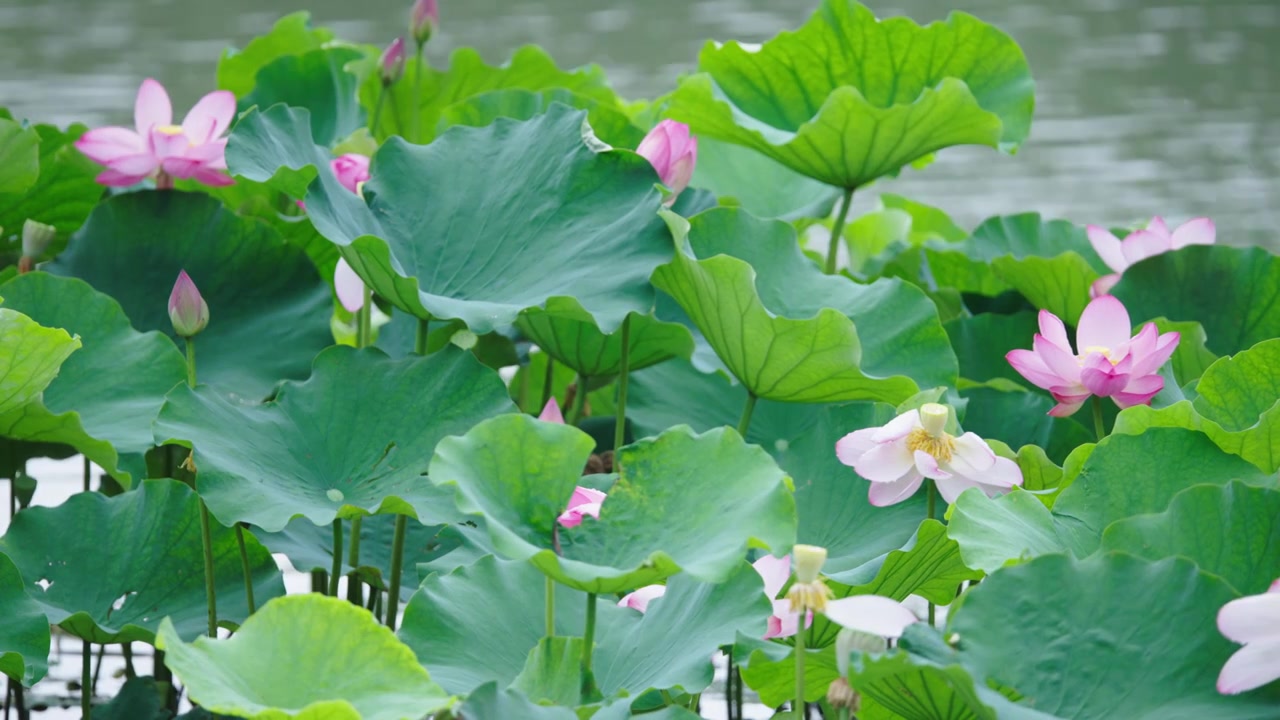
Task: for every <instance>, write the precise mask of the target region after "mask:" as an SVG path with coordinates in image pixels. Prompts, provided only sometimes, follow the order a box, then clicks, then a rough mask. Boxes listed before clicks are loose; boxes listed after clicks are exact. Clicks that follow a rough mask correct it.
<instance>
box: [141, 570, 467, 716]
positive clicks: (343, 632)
mask: <svg viewBox="0 0 1280 720" xmlns="http://www.w3.org/2000/svg"><path fill="white" fill-rule="evenodd" d="M157 640H158V642H157V647H159V648H161V649H163V650H164V652H165V664H166V665H168V666H169V669H170V670H172V671H173V674H174V676H175V677H176V678H178V679H179V680H181V681H182V683H183V685H185V686H186V688H187V693H188V695H189V696H190V697H191V700H192V702H196V703H199V704H200V705H201V706H202V707H204V708H206V709H208V710H211V711H213V712H216V713H221V714H223V715H230V716H232V717H241V718H251V719H252V720H287V719H294V720H418V719H419V718H421V717H423V716H425V715H429V714H431V713H433V712H436V711H439V710H444V709H446V708H448V707H449V706H450V705H451V704H452V703H453V699H452V698H450V697H449V696H448V694H446V693H445V691H444V690H441V689H440V686H439V685H437V684H435V683H434V682H432V680H431V677H430V675H428V674H427V671H426V670H425V669H423V667H422V666H421V665H419V664H418V661H417V660H416V659H415V658H414V656H413V651H412V650H410V649H409V648H407V647H405V646H404V645H403V644H402V643H400V642H399V641H398V640H396V638H395V636H394V635H393V634H392V633H391V631H390V630H388V629H387V628H386V627H385V626H383V625H381V624H379V623H378V622H377V621H376V620H374V618H373V616H372V615H370V614H369V612H368V611H367V610H364V609H362V608H358V607H355V606H354V605H352V604H351V603H349V602H347V601H346V600H341V599H338V598H332V597H324V596H322V595H293V596H290V597H283V598H279V599H277V600H274V601H272V602H270V603H267V605H266V606H264V607H263V608H262V609H261V610H259V611H258V612H256V613H254V615H253V617H251V618H249V619H248V620H246V621H245V623H244V625H242V626H241V627H240V630H239V632H237V633H236V634H235V635H234V636H232V637H231V638H230V639H229V640H211V639H209V638H207V637H204V638H198V639H196V640H195V642H193V643H191V644H187V643H185V642H183V640H182V638H181V637H180V635H179V633H178V632H176V631H175V629H174V626H173V623H172V622H170V621H169V620H168V619H166V620H165V621H164V624H163V625H162V626H161V627H160V633H159V635H158V637H157Z"/></svg>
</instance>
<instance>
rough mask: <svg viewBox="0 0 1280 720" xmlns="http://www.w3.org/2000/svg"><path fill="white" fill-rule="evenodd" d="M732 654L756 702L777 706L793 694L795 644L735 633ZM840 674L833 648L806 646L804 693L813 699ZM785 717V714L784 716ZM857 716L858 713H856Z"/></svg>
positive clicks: (822, 692)
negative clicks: (758, 700) (755, 694)
mask: <svg viewBox="0 0 1280 720" xmlns="http://www.w3.org/2000/svg"><path fill="white" fill-rule="evenodd" d="M733 657H734V658H735V659H736V661H737V662H738V665H739V667H740V668H741V670H742V681H743V682H744V683H745V684H746V685H747V687H750V688H751V689H752V690H755V691H756V693H757V694H758V695H759V696H760V702H761V703H762V704H765V705H768V706H770V707H777V706H779V705H782V704H783V703H785V702H787V701H788V700H794V699H795V697H796V657H795V647H794V646H790V645H783V644H781V643H776V642H769V641H767V640H759V639H756V638H755V637H748V636H744V635H741V634H739V635H738V639H737V642H736V643H734V646H733ZM837 677H840V673H839V670H837V667H836V653H835V648H834V647H831V646H828V647H824V648H820V649H812V648H810V649H806V650H805V655H804V697H805V700H806V701H808V702H817V701H818V700H820V699H822V698H823V697H825V696H826V694H827V690H828V689H829V688H830V687H831V681H833V680H835V679H836V678H837ZM784 717H785V716H784ZM859 717H861V716H859Z"/></svg>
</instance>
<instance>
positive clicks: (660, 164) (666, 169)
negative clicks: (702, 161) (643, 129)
mask: <svg viewBox="0 0 1280 720" xmlns="http://www.w3.org/2000/svg"><path fill="white" fill-rule="evenodd" d="M636 152H637V153H640V154H641V155H643V156H644V157H645V158H646V159H647V160H648V161H649V162H650V163H652V164H653V169H654V170H657V171H658V177H660V178H662V184H663V185H666V186H667V187H668V188H670V189H671V193H672V197H671V199H670V200H669V201H668V203H672V202H675V197H676V196H677V195H679V194H680V193H681V192H682V191H683V190H684V189H685V188H687V187H689V180H690V179H691V178H692V177H693V168H694V166H696V165H697V164H698V139H697V138H695V137H693V136H692V135H690V134H689V126H688V125H685V124H684V123H681V122H676V121H675V120H663V121H662V122H660V123H658V125H657V127H655V128H654V129H653V130H651V131H649V134H648V135H646V136H645V138H644V140H643V141H642V142H641V143H640V147H638V148H636Z"/></svg>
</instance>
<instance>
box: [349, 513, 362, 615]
mask: <svg viewBox="0 0 1280 720" xmlns="http://www.w3.org/2000/svg"><path fill="white" fill-rule="evenodd" d="M363 529H364V516H363V515H357V516H355V517H353V518H351V540H350V541H349V542H348V543H347V564H348V565H350V566H351V574H350V575H348V576H347V600H350V601H351V604H353V605H355V606H356V607H363V606H364V585H363V584H362V583H361V582H360V579H359V574H358V573H357V572H356V569H357V568H359V567H360V532H361V531H362V530H363Z"/></svg>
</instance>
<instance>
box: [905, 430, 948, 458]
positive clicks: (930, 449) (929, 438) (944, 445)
mask: <svg viewBox="0 0 1280 720" xmlns="http://www.w3.org/2000/svg"><path fill="white" fill-rule="evenodd" d="M907 449H908V450H910V451H911V452H913V453H914V452H915V451H916V450H922V451H924V452H925V453H926V454H928V455H932V456H933V459H935V460H937V461H938V462H950V461H951V456H952V454H953V453H954V452H955V449H956V439H955V438H953V437H951V436H950V435H948V434H947V433H942V434H940V435H936V436H935V435H930V434H929V431H928V430H925V429H924V428H916V429H915V430H912V431H911V434H910V435H908V436H907Z"/></svg>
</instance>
